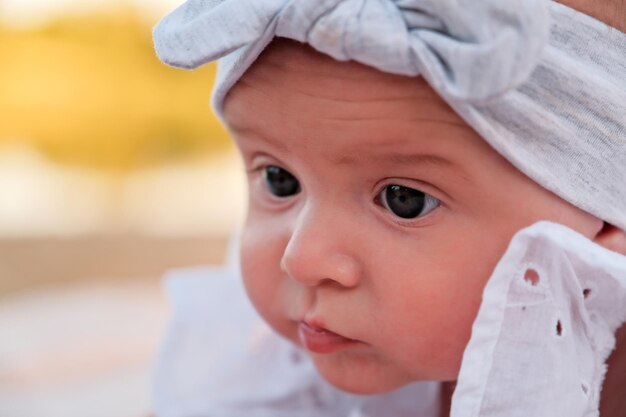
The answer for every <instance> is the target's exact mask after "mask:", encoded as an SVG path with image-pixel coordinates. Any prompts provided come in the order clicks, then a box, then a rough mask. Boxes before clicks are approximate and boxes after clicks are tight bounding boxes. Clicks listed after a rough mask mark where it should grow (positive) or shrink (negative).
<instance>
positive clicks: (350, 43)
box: [154, 0, 626, 230]
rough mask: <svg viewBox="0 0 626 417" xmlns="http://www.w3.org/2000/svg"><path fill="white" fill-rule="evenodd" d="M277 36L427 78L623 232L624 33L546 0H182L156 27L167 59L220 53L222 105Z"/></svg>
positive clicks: (509, 148)
mask: <svg viewBox="0 0 626 417" xmlns="http://www.w3.org/2000/svg"><path fill="white" fill-rule="evenodd" d="M277 36H278V37H285V38H291V39H295V40H298V41H301V42H305V43H308V44H310V45H311V46H312V47H313V48H315V49H317V50H319V51H321V52H323V53H326V54H328V55H330V56H332V57H333V58H335V59H337V60H355V61H358V62H361V63H363V64H365V65H369V66H372V67H375V68H377V69H379V70H381V71H385V72H390V73H396V74H404V75H411V76H417V75H422V76H423V77H424V78H425V79H426V80H427V81H428V83H429V84H430V85H431V86H432V87H433V88H434V89H435V90H436V91H437V92H438V93H439V94H440V95H441V96H442V97H443V98H444V99H445V100H446V101H447V102H448V103H449V104H450V106H451V107H452V108H453V109H454V110H455V111H456V112H457V113H458V114H459V115H460V116H461V117H462V118H463V119H464V120H465V121H466V122H467V123H468V124H469V125H470V126H471V127H472V128H474V129H475V130H476V131H477V132H478V133H479V134H480V135H481V136H482V137H483V138H484V139H485V140H486V141H487V142H488V143H489V144H490V145H491V146H492V147H493V148H494V149H496V150H497V151H498V152H499V153H500V154H501V155H503V156H504V157H505V158H506V159H507V160H509V161H510V162H511V163H512V164H513V165H514V166H515V167H517V168H518V169H519V170H520V171H522V172H523V173H525V174H526V175H528V176H529V177H530V178H532V179H533V180H534V181H536V182H537V183H539V184H540V185H542V186H543V187H545V188H546V189H548V190H550V191H552V192H554V193H555V194H557V195H559V196H560V197H562V198H563V199H565V200H567V201H569V202H570V203H572V204H574V205H576V206H578V207H580V208H581V209H583V210H585V211H588V212H590V213H592V214H594V215H596V216H597V217H599V218H601V219H603V220H605V221H607V222H609V223H611V224H613V225H616V226H618V227H620V228H621V229H624V230H626V34H624V33H622V32H620V31H618V30H617V29H614V28H611V27H610V26H607V25H605V24H603V23H602V22H599V21H597V20H595V19H593V18H591V17H589V16H586V15H584V14H582V13H578V12H576V11H574V10H572V9H569V8H567V7H565V6H562V5H560V4H558V3H554V2H552V1H550V0H509V1H506V2H502V1H501V0H372V1H364V0H188V1H187V2H186V3H185V4H183V5H182V6H181V7H179V8H178V9H176V10H175V11H174V12H172V13H171V14H170V15H168V16H166V17H165V18H164V19H163V20H162V21H161V22H160V23H159V24H158V25H157V26H156V28H155V30H154V42H155V47H156V51H157V54H158V55H159V57H160V59H161V60H162V61H163V62H165V63H166V64H169V65H172V66H176V67H182V68H195V67H198V66H200V65H203V64H206V63H208V62H211V61H214V60H216V59H220V61H219V71H218V77H217V82H216V85H215V88H214V94H213V103H214V107H215V109H216V111H217V112H218V114H221V111H222V105H223V101H224V98H225V96H226V94H227V93H228V91H229V90H230V89H231V87H232V86H233V85H234V84H235V83H236V82H237V80H239V78H241V76H242V75H243V74H244V72H245V71H246V70H247V69H248V68H249V67H250V65H252V63H253V62H254V61H255V60H256V58H257V57H258V56H259V54H260V53H261V52H262V51H263V49H264V48H265V47H266V46H267V45H268V44H269V43H270V42H271V41H272V39H273V38H274V37H277ZM512 192H514V190H512ZM521 204H523V202H522V203H521Z"/></svg>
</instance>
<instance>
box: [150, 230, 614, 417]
mask: <svg viewBox="0 0 626 417" xmlns="http://www.w3.org/2000/svg"><path fill="white" fill-rule="evenodd" d="M230 265H231V266H227V267H224V268H203V269H196V270H184V271H177V272H173V273H172V274H170V276H169V277H168V278H167V290H168V293H169V297H170V300H171V301H172V305H173V309H174V314H173V319H172V322H171V324H170V326H169V329H168V332H167V335H166V338H165V342H164V345H163V349H162V353H161V356H160V358H159V361H158V363H157V366H156V369H155V384H154V400H155V401H154V403H155V412H156V415H157V416H158V417H213V416H219V417H238V416H255V417H281V416H285V417H287V416H289V417H304V416H307V417H308V416H316V417H326V416H327V417H330V416H332V417H357V416H362V417H404V416H407V417H408V416H411V417H437V416H438V406H439V398H438V396H439V386H438V383H435V382H419V383H415V384H412V385H409V386H407V387H405V388H403V389H401V390H398V391H395V392H393V393H390V394H386V395H377V396H371V397H362V396H354V395H349V394H345V393H342V392H339V391H337V390H336V389H334V388H332V387H331V386H329V385H328V384H327V383H325V382H324V381H323V380H322V379H321V378H320V377H319V376H318V375H317V374H316V372H315V370H314V368H313V365H312V363H311V361H310V360H309V359H308V356H307V355H306V354H305V353H304V352H302V351H300V350H299V349H298V348H296V347H294V346H293V345H291V344H290V343H288V342H286V341H284V340H283V339H282V338H280V337H279V336H277V335H274V334H273V333H271V332H270V331H269V329H268V327H267V326H266V325H265V324H263V322H262V321H261V319H260V318H259V317H258V315H257V314H256V313H255V311H254V309H253V308H252V306H251V305H250V303H249V302H248V301H247V299H246V297H245V294H244V290H243V286H242V284H241V280H240V278H239V272H238V270H237V267H236V266H235V265H237V260H236V259H232V260H231V263H230ZM529 268H530V269H533V270H535V271H537V273H538V282H537V283H536V285H533V284H532V282H528V281H526V280H525V275H526V271H527V270H528V269H529ZM585 289H590V292H589V293H588V297H587V298H585V297H584V296H583V291H584V290H585ZM624 320H626V257H624V256H621V255H618V254H615V253H612V252H610V251H607V250H605V249H603V248H601V247H599V246H597V245H595V244H594V243H592V242H591V241H589V240H587V239H586V238H584V237H582V236H580V235H578V234H577V233H575V232H573V231H571V230H569V229H567V228H565V227H563V226H560V225H555V224H552V223H545V222H543V223H538V224H536V225H534V226H532V227H530V228H528V229H525V230H523V231H521V232H519V233H518V234H517V235H516V236H515V238H514V239H513V241H512V242H511V245H510V247H509V249H508V250H507V252H506V254H505V255H504V256H503V258H502V260H501V261H500V262H499V264H498V266H497V267H496V269H495V271H494V273H493V275H492V277H491V278H490V279H489V281H488V283H487V285H486V287H485V291H484V295H483V303H482V305H481V307H480V311H479V313H478V316H477V318H476V321H475V323H474V326H473V330H472V337H471V340H470V342H469V344H468V346H467V349H466V351H465V353H464V358H463V363H462V367H461V372H460V376H459V380H458V384H457V388H456V391H455V394H454V397H453V402H452V413H451V416H452V417H517V416H520V417H521V416H524V417H528V416H532V417H579V416H580V417H583V416H584V417H590V416H597V415H598V400H599V393H600V387H601V384H602V381H603V378H604V373H605V365H604V362H605V360H606V358H607V356H608V355H609V353H610V351H611V350H612V349H613V345H614V336H613V334H614V331H615V329H616V328H617V327H618V326H619V325H620V324H621V323H622V322H624ZM557 321H560V323H561V326H560V329H561V330H560V332H561V334H560V335H559V334H557ZM583 387H584V388H583Z"/></svg>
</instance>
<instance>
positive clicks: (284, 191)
mask: <svg viewBox="0 0 626 417" xmlns="http://www.w3.org/2000/svg"><path fill="white" fill-rule="evenodd" d="M263 178H264V179H265V182H266V183H267V186H268V187H269V190H270V192H271V193H272V194H274V195H275V196H276V197H289V196H291V195H294V194H298V193H299V192H300V183H299V182H298V180H297V179H296V177H294V176H293V175H291V173H290V172H289V171H286V170H284V169H282V168H281V167H277V166H275V165H268V166H266V167H265V168H263Z"/></svg>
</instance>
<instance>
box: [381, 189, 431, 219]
mask: <svg viewBox="0 0 626 417" xmlns="http://www.w3.org/2000/svg"><path fill="white" fill-rule="evenodd" d="M377 198H379V199H380V201H381V202H382V205H383V206H384V207H385V208H386V209H387V210H389V211H391V212H392V213H393V214H395V215H396V216H398V217H401V218H403V219H414V218H416V217H421V216H425V215H426V214H428V213H430V212H431V211H433V210H434V209H436V208H437V207H439V205H440V204H441V202H440V201H439V200H437V199H436V198H435V197H433V196H431V195H429V194H426V193H423V192H422V191H419V190H415V189H413V188H409V187H404V186H402V185H397V184H391V185H388V186H386V187H385V188H384V189H383V190H382V191H381V192H380V194H379V195H378V197H377Z"/></svg>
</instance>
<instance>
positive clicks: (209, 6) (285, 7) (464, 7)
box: [154, 0, 549, 109]
mask: <svg viewBox="0 0 626 417" xmlns="http://www.w3.org/2000/svg"><path fill="white" fill-rule="evenodd" d="M190 34H194V36H190ZM548 34H549V12H548V7H547V1H546V0H508V1H506V2H504V1H501V0H489V1H477V0H262V1H261V0H190V1H188V2H186V3H185V4H183V5H182V6H181V7H180V8H178V9H177V10H176V11H174V12H173V13H172V14H170V15H168V16H167V17H165V18H164V19H163V20H162V21H161V22H160V23H159V24H158V25H157V27H156V28H155V31H154V38H155V46H156V51H157V54H158V55H159V57H160V58H161V60H162V61H164V62H165V63H167V64H169V65H172V66H175V67H182V68H195V67H198V66H200V65H203V64H206V63H208V62H211V61H214V60H216V59H219V58H222V57H224V56H226V55H229V54H231V53H233V52H235V51H240V50H245V49H248V48H252V49H256V53H255V52H253V53H250V52H249V51H248V53H247V54H246V55H254V58H256V56H258V54H259V53H260V51H261V50H262V49H263V48H264V47H265V46H266V45H267V43H269V42H270V41H271V39H272V38H273V37H274V36H279V37H285V38H291V39H295V40H298V41H301V42H305V43H308V44H310V45H311V46H312V47H313V48H315V49H317V50H319V51H321V52H324V53H326V54H327V55H330V56H332V57H333V58H335V59H337V60H342V61H344V60H355V61H358V62H360V63H363V64H365V65H368V66H371V67H374V68H377V69H379V70H381V71H385V72H390V73H395V74H403V75H408V76H416V75H420V74H421V75H423V76H424V77H425V78H426V79H427V80H428V81H429V83H430V84H431V86H432V87H433V88H435V89H436V90H437V91H438V92H439V94H441V95H442V96H444V97H447V98H450V99H455V100H463V101H482V100H485V99H488V98H490V97H493V96H497V95H500V94H502V93H504V92H506V91H508V90H510V89H512V88H515V87H517V86H518V85H519V84H521V83H522V82H523V81H524V80H526V79H527V77H528V76H529V75H530V73H531V72H532V70H533V69H534V68H535V66H536V64H537V62H538V60H539V57H540V54H541V52H542V49H543V46H544V45H545V43H546V42H547V39H548ZM219 107H220V106H219V103H218V109H219Z"/></svg>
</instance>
